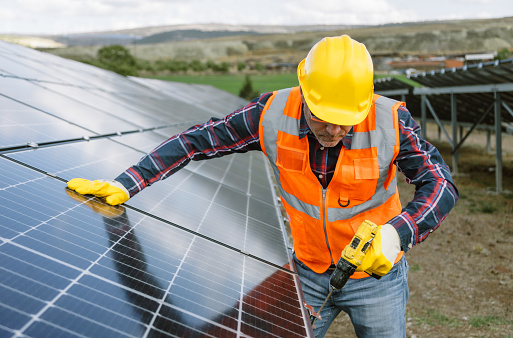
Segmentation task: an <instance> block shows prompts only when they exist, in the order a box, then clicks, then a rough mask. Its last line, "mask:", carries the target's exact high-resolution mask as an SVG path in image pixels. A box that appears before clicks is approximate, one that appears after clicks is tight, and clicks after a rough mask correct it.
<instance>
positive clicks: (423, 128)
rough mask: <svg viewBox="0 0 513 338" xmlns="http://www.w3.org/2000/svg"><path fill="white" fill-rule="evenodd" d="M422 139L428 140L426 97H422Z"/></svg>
mask: <svg viewBox="0 0 513 338" xmlns="http://www.w3.org/2000/svg"><path fill="white" fill-rule="evenodd" d="M420 127H421V129H420V137H422V138H423V139H426V135H427V130H426V129H427V117H426V95H421V96H420Z"/></svg>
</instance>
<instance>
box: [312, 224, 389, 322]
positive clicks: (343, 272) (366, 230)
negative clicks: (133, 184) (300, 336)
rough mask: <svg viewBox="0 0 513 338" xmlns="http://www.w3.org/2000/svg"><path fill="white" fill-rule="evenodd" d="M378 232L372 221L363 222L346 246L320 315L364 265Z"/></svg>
mask: <svg viewBox="0 0 513 338" xmlns="http://www.w3.org/2000/svg"><path fill="white" fill-rule="evenodd" d="M377 232H378V226H377V225H376V224H374V223H372V222H371V221H367V220H365V221H363V222H362V224H361V225H360V226H359V227H358V230H357V231H356V234H355V235H354V237H353V239H352V240H351V243H349V244H348V245H346V247H345V248H344V250H343V251H342V255H341V256H340V259H339V260H338V263H337V265H336V268H335V270H334V271H333V273H332V274H331V277H330V285H331V291H330V293H329V294H328V297H326V300H325V301H324V303H323V304H322V306H321V308H320V309H319V312H317V313H318V314H320V313H321V310H322V309H323V308H324V305H326V302H327V301H328V299H329V298H330V297H331V294H332V293H333V291H334V290H340V289H342V288H343V287H344V285H346V283H347V280H348V279H349V277H351V275H352V274H353V273H354V272H355V271H356V269H357V268H358V267H359V266H360V265H361V264H362V261H363V258H364V257H365V253H366V252H367V249H368V248H369V247H370V245H371V243H372V240H373V239H374V237H376V233H377ZM371 276H373V277H374V278H377V279H379V278H380V276H378V275H375V274H371ZM318 316H319V315H317V316H312V325H313V323H314V322H315V319H316V318H317V317H318Z"/></svg>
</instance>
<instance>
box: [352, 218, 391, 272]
mask: <svg viewBox="0 0 513 338" xmlns="http://www.w3.org/2000/svg"><path fill="white" fill-rule="evenodd" d="M399 252H401V239H400V238H399V234H398V233H397V230H395V228H394V227H393V226H392V225H390V224H385V225H380V226H379V227H378V232H377V233H376V237H375V238H374V240H373V241H372V244H371V246H370V247H369V249H368V250H367V253H366V254H365V258H364V259H363V260H362V264H361V265H360V266H359V267H358V268H356V271H365V272H367V273H368V274H370V275H377V276H379V277H383V276H384V275H386V274H387V273H388V272H389V271H390V270H391V269H392V267H393V266H394V262H395V259H396V258H397V255H398V254H399Z"/></svg>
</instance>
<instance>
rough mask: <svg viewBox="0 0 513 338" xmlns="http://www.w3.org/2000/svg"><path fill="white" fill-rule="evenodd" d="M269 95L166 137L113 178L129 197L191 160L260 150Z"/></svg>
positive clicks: (263, 95)
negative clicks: (264, 114)
mask: <svg viewBox="0 0 513 338" xmlns="http://www.w3.org/2000/svg"><path fill="white" fill-rule="evenodd" d="M270 96H271V93H266V94H262V95H261V96H260V97H259V98H256V99H254V100H253V101H251V103H249V104H248V105H246V106H245V107H243V108H241V109H239V110H236V111H235V112H233V113H232V114H230V115H228V116H226V117H224V118H222V119H214V118H212V119H211V120H210V121H208V122H207V123H204V124H201V125H197V126H194V127H192V128H190V129H188V130H186V131H184V132H182V133H180V134H177V135H175V136H173V137H171V138H169V139H168V140H167V141H165V142H164V143H162V144H161V145H159V146H158V147H157V148H155V149H154V150H152V151H151V152H150V153H149V154H147V155H145V156H144V157H143V158H141V160H140V161H139V163H137V164H136V165H134V166H131V167H130V168H128V169H127V170H126V171H124V172H123V173H122V174H121V175H119V176H118V177H116V178H115V181H117V182H119V183H121V184H122V185H123V186H124V187H125V188H126V189H127V190H128V192H129V193H130V197H132V196H134V195H135V194H137V193H138V192H139V191H141V190H142V189H144V188H145V187H146V186H149V185H151V184H153V183H154V182H156V181H159V180H163V179H165V178H167V177H169V176H170V175H172V174H173V173H175V172H177V171H178V170H180V169H181V168H183V167H184V166H185V165H187V163H189V162H190V161H191V160H193V161H198V160H204V159H209V158H214V157H221V156H224V155H228V154H232V153H237V152H247V151H249V150H261V149H260V142H259V136H258V125H259V121H260V115H261V112H262V110H263V108H264V106H265V103H266V102H267V99H268V98H269V97H270Z"/></svg>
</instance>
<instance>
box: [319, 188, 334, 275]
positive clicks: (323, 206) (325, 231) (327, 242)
mask: <svg viewBox="0 0 513 338" xmlns="http://www.w3.org/2000/svg"><path fill="white" fill-rule="evenodd" d="M325 200H326V189H324V188H322V226H323V227H324V238H325V240H326V246H327V247H328V251H329V252H330V259H331V264H332V265H333V264H335V263H334V262H333V255H332V254H331V248H330V242H329V241H328V231H327V230H326V212H325Z"/></svg>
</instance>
